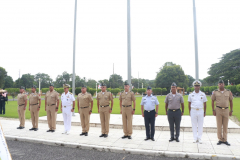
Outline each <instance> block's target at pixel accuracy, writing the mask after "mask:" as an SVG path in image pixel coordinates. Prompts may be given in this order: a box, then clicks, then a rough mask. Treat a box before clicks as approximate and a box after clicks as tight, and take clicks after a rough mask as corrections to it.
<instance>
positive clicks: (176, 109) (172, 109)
mask: <svg viewBox="0 0 240 160" xmlns="http://www.w3.org/2000/svg"><path fill="white" fill-rule="evenodd" d="M168 110H170V111H173V112H175V111H178V110H180V109H168Z"/></svg>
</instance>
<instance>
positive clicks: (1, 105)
mask: <svg viewBox="0 0 240 160" xmlns="http://www.w3.org/2000/svg"><path fill="white" fill-rule="evenodd" d="M6 101H8V96H7V94H6V91H5V90H2V89H0V114H3V115H4V114H5V103H6Z"/></svg>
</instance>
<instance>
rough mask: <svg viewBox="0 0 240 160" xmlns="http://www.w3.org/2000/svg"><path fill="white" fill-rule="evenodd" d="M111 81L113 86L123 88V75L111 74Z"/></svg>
mask: <svg viewBox="0 0 240 160" xmlns="http://www.w3.org/2000/svg"><path fill="white" fill-rule="evenodd" d="M109 83H110V87H111V88H123V80H122V76H120V75H118V74H112V75H110V78H109Z"/></svg>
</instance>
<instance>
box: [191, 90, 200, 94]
mask: <svg viewBox="0 0 240 160" xmlns="http://www.w3.org/2000/svg"><path fill="white" fill-rule="evenodd" d="M198 93H202V92H201V91H200V90H199V92H198ZM198 93H196V92H195V91H193V94H198Z"/></svg>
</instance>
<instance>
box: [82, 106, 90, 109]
mask: <svg viewBox="0 0 240 160" xmlns="http://www.w3.org/2000/svg"><path fill="white" fill-rule="evenodd" d="M88 107H89V106H87V107H80V108H82V109H83V108H88Z"/></svg>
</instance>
